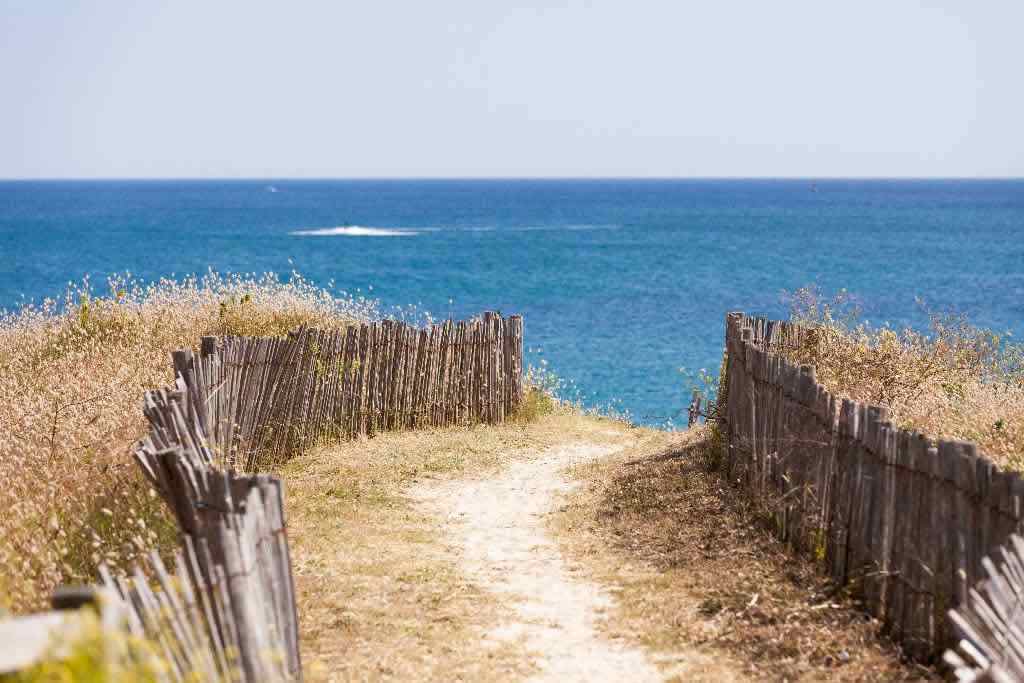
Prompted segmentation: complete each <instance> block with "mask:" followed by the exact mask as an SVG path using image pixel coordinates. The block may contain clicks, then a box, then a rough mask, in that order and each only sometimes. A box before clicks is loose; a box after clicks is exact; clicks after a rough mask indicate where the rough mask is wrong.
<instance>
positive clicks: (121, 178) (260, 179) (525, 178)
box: [0, 175, 1024, 183]
mask: <svg viewBox="0 0 1024 683" xmlns="http://www.w3.org/2000/svg"><path fill="white" fill-rule="evenodd" d="M410 180H415V181H441V182H443V181H463V182H465V181H496V180H497V181H537V180H551V181H591V180H593V181H601V180H625V181H634V180H664V181H680V180H691V181H703V180H711V181H720V180H804V181H810V182H817V181H832V180H905V181H906V180H921V181H929V180H932V181H934V180H957V181H965V180H966V181H970V180H977V181H992V180H1008V181H1020V180H1024V176H995V175H993V176H985V175H972V176H911V175H907V176H900V175H895V176H885V175H877V176H870V175H857V176H842V175H822V176H805V175H778V176H768V175H752V176H743V175H735V176H653V175H652V176H630V175H623V176H616V175H609V176H596V175H595V176H573V175H565V176H544V175H538V176H529V175H522V176H512V175H510V176H501V175H495V176H458V175H453V176H415V175H410V176H374V175H366V176H146V177H124V176H38V177H0V183H33V182H37V183H44V182H167V181H178V182H271V181H272V182H292V181H398V182H402V181H410Z"/></svg>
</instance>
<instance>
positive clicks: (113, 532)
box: [0, 274, 373, 611]
mask: <svg viewBox="0 0 1024 683" xmlns="http://www.w3.org/2000/svg"><path fill="white" fill-rule="evenodd" d="M108 284H109V288H110V293H109V294H108V295H107V296H105V297H101V298H96V297H94V296H93V295H92V293H91V292H90V291H89V288H88V284H87V283H86V285H85V286H83V287H80V288H77V289H75V290H69V294H68V297H67V299H66V301H65V302H64V303H63V305H59V304H57V303H55V302H46V303H44V304H43V305H42V306H40V307H37V308H26V309H23V310H21V311H19V312H16V313H13V314H5V315H2V316H0V377H3V382H2V383H0V481H3V487H2V488H0V509H2V510H4V516H3V519H2V520H0V608H7V609H12V610H15V611H25V610H30V609H36V608H39V607H41V606H42V605H43V604H45V602H46V601H47V599H48V597H49V594H50V593H51V591H52V589H53V587H54V586H55V585H56V584H58V583H60V582H77V581H87V580H90V579H91V578H92V573H93V571H94V569H95V567H96V564H97V563H98V562H99V561H101V560H102V561H105V562H107V563H108V564H110V565H112V566H113V567H115V568H117V567H125V566H126V565H128V564H130V563H132V562H133V561H134V559H135V558H136V557H137V555H138V553H139V552H140V551H142V550H144V549H147V548H149V547H153V546H157V547H160V546H161V545H164V544H170V543H176V542H177V541H176V536H177V533H176V531H175V530H174V528H173V526H172V525H171V524H170V523H169V521H168V519H167V517H166V514H165V513H164V510H163V503H162V502H160V501H159V500H157V499H156V497H155V496H154V495H153V494H152V492H151V491H150V490H149V489H148V487H147V486H146V485H145V483H144V481H143V479H142V477H141V475H140V474H139V472H138V468H137V466H136V465H135V464H134V462H132V460H131V459H130V458H129V457H128V451H129V447H130V445H131V444H132V443H133V442H134V441H135V440H136V439H138V438H139V437H140V436H141V435H142V433H143V430H144V420H143V416H142V411H141V400H142V394H143V392H144V391H145V390H147V389H152V388H154V387H158V386H162V385H166V384H168V383H169V382H170V381H171V380H172V376H171V369H170V368H171V365H170V357H169V355H170V352H171V350H173V349H175V348H182V347H188V346H194V345H195V344H197V342H198V340H199V338H200V336H202V335H205V334H261V335H279V334H283V333H284V332H286V331H287V330H289V329H291V328H293V327H294V326H296V325H297V324H299V323H309V324H313V325H319V326H326V327H338V326H343V325H345V324H348V323H350V322H352V321H353V320H355V319H359V318H363V317H365V316H367V315H369V314H372V313H373V310H372V306H371V305H370V304H368V303H367V302H365V301H363V300H353V299H350V298H348V299H345V298H340V299H339V298H335V297H332V296H331V294H330V293H328V292H326V291H323V290H319V289H316V288H314V287H312V286H311V285H309V284H308V283H306V282H304V281H303V280H302V279H301V278H298V277H295V278H293V279H292V280H291V281H290V282H287V283H284V282H280V281H278V280H277V279H276V278H274V277H271V276H264V277H261V278H258V277H255V276H246V277H220V276H217V275H216V274H210V275H208V276H206V277H205V278H202V279H196V278H189V279H185V280H183V281H180V282H175V281H170V280H164V281H161V282H159V283H156V284H153V285H150V286H141V285H138V284H133V283H132V282H131V281H130V280H128V279H126V278H114V279H112V280H111V281H110V282H109V283H108Z"/></svg>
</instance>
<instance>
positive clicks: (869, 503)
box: [719, 313, 1024, 659]
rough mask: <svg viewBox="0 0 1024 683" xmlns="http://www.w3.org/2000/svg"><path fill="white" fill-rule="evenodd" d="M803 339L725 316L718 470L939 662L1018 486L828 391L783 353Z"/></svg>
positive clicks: (1014, 519)
mask: <svg viewBox="0 0 1024 683" xmlns="http://www.w3.org/2000/svg"><path fill="white" fill-rule="evenodd" d="M806 334H808V330H807V329H805V328H802V327H800V326H798V325H792V324H788V323H784V322H777V321H769V320H764V319H755V318H750V317H747V316H744V315H743V314H740V313H730V314H729V315H728V316H727V318H726V352H727V358H728V364H727V368H726V372H727V380H726V383H725V384H724V395H723V396H720V397H719V400H720V403H719V411H720V412H719V414H720V416H721V417H722V418H723V419H724V428H725V431H726V434H727V441H728V451H727V454H726V457H725V458H724V461H723V468H724V469H725V470H726V471H727V472H728V473H729V475H730V476H731V477H735V478H739V479H740V480H741V481H742V482H743V483H744V485H745V486H746V487H747V488H748V489H749V490H750V492H751V493H752V495H753V497H754V498H755V499H756V500H757V501H759V502H760V503H762V504H763V505H765V506H766V508H767V509H768V510H769V511H770V513H771V514H772V516H773V519H774V523H775V527H776V529H777V533H778V535H779V536H780V538H782V539H783V540H784V541H786V542H788V543H790V544H791V545H792V546H794V547H795V548H797V549H798V550H801V551H804V552H806V553H809V554H811V555H812V556H814V557H815V558H817V559H819V560H820V561H821V562H822V563H823V564H824V566H825V568H826V569H827V571H828V573H829V574H830V575H831V577H832V578H833V579H834V580H835V581H836V582H837V583H838V584H840V585H843V586H847V587H849V588H850V589H851V590H852V591H853V592H854V594H855V595H857V596H858V597H859V598H861V599H862V600H863V602H864V605H865V607H866V609H867V610H868V611H869V612H870V613H871V614H872V615H874V616H875V617H877V618H878V619H880V620H881V621H882V622H883V623H884V625H885V626H886V628H887V630H888V632H889V633H890V634H891V635H892V636H893V637H894V639H896V640H898V641H899V642H901V643H902V644H903V646H904V648H905V650H906V651H907V652H908V653H909V654H911V655H912V656H915V657H917V658H921V659H928V658H931V657H934V656H936V655H938V654H941V652H942V649H943V648H944V647H946V646H947V645H949V644H950V643H951V642H952V640H953V633H952V629H951V622H950V620H949V619H948V617H947V614H948V611H949V610H950V609H952V608H955V607H957V606H959V605H964V604H965V599H966V596H967V591H968V586H974V585H976V584H977V583H978V581H980V580H981V579H982V578H983V558H984V557H985V556H986V555H995V554H996V553H998V552H999V549H1000V546H1002V545H1003V544H1005V543H1006V542H1007V541H1008V540H1009V539H1010V536H1011V534H1012V533H1014V532H1015V531H1016V530H1017V529H1018V526H1019V524H1020V520H1021V515H1022V511H1021V498H1022V496H1024V480H1022V479H1021V477H1020V476H1019V475H1018V474H1016V473H1014V472H1003V471H1001V470H1000V469H999V468H997V467H996V466H995V465H993V463H992V462H991V461H989V460H987V459H986V458H984V457H981V456H979V455H978V453H977V449H976V448H975V446H974V445H973V444H970V443H964V442H958V441H939V442H934V441H931V440H929V439H928V438H926V437H925V436H923V435H921V434H917V433H914V432H909V431H905V430H902V429H898V428H896V427H894V426H893V425H892V424H891V423H890V422H889V421H888V420H887V419H886V418H887V415H886V410H885V408H883V407H879V406H872V405H866V404H864V403H861V402H857V401H850V400H847V399H839V398H837V397H835V396H833V395H832V394H830V393H829V392H828V391H827V390H826V389H825V387H824V386H822V385H821V384H818V382H817V381H816V380H815V374H814V368H813V367H810V366H797V365H795V364H793V363H791V362H789V361H788V360H787V359H786V358H784V357H783V355H782V354H781V353H780V352H781V351H783V350H784V349H785V348H787V347H789V346H791V345H793V346H796V345H799V344H800V343H801V341H802V339H803V336H804V335H806Z"/></svg>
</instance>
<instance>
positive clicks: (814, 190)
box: [811, 183, 818, 192]
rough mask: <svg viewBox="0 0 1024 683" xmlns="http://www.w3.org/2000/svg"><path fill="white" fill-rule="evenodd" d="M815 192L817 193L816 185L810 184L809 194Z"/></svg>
mask: <svg viewBox="0 0 1024 683" xmlns="http://www.w3.org/2000/svg"><path fill="white" fill-rule="evenodd" d="M817 191H818V184H817V183H811V192H817Z"/></svg>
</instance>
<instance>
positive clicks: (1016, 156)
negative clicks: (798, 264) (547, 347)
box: [0, 0, 1024, 178]
mask: <svg viewBox="0 0 1024 683" xmlns="http://www.w3.org/2000/svg"><path fill="white" fill-rule="evenodd" d="M0 92H2V101H3V104H2V106H0V178H19V177H36V178H39V177H238V176H248V177H253V176H255V177H291V176H307V177H309V176H312V177H369V176H406V177H408V176H448V177H451V176H459V177H469V176H1024V2H1022V1H1021V0H1009V1H1005V2H1003V1H999V0H973V1H967V0H965V1H963V2H929V3H924V2H909V1H903V0H879V1H875V0H857V1H852V0H851V1H849V2H831V1H826V2H822V1H821V0H814V1H810V0H809V1H806V2H789V1H787V0H773V1H770V2H766V1H763V0H750V1H747V2H736V1H732V0H701V1H697V2H689V1H686V0H666V1H648V0H628V1H627V0H613V1H612V0H609V1H602V0H594V1H592V2H550V3H532V4H530V3H522V2H515V3H513V2H504V1H502V0H431V1H429V2H423V1H419V0H415V1H414V0H409V1H407V2H393V1H390V0H359V1H334V2H301V1H296V2H280V1H278V2H266V3H264V2H219V1H212V2H211V1H206V2H190V1H187V0H174V1H173V2H172V1H167V2H157V1H155V0H153V1H144V2H138V1H133V2H127V1H126V2H114V1H110V2H102V1H98V2H60V1H57V0H53V1H48V0H23V1H22V2H12V1H9V0H0Z"/></svg>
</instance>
